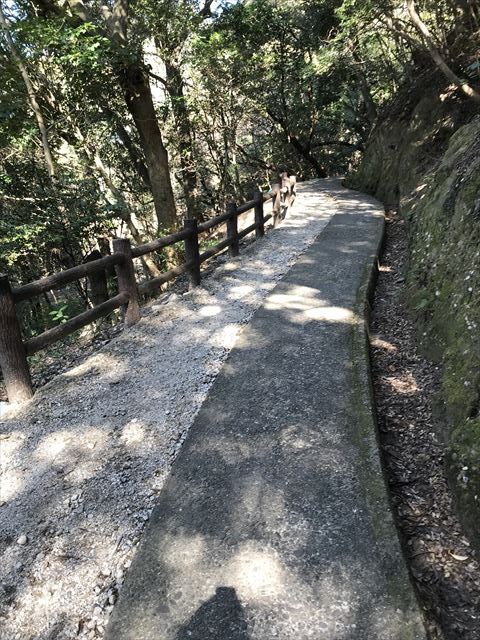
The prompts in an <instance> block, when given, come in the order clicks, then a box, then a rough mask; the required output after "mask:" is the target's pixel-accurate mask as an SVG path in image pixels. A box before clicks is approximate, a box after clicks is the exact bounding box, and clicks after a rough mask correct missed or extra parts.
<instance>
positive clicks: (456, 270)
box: [349, 87, 480, 547]
mask: <svg viewBox="0 0 480 640" xmlns="http://www.w3.org/2000/svg"><path fill="white" fill-rule="evenodd" d="M349 183H350V184H351V185H354V186H355V187H356V188H361V189H364V190H366V191H369V192H370V193H374V194H375V195H376V196H377V197H379V198H381V199H383V200H384V201H385V202H387V203H389V204H391V203H399V204H400V210H401V213H402V215H403V216H404V218H405V219H406V220H407V222H408V229H409V266H408V272H407V294H408V302H409V305H410V308H411V310H412V313H413V314H414V315H415V317H416V320H417V325H418V334H419V342H420V344H421V345H422V346H423V348H424V350H425V351H426V352H427V353H428V355H429V356H430V357H433V358H434V359H436V360H437V361H438V362H439V363H441V365H442V372H443V374H442V394H441V395H442V397H441V398H439V402H438V408H439V417H440V420H439V422H440V423H441V424H442V425H443V433H442V435H443V437H444V438H445V441H446V445H447V470H448V476H449V480H450V483H451V486H452V488H453V490H454V493H455V496H456V498H457V504H458V508H459V514H460V517H461V518H462V520H463V523H464V525H465V527H466V528H467V530H468V531H469V533H470V536H471V538H472V540H473V541H474V542H475V543H476V545H477V546H479V547H480V117H479V116H475V115H474V113H473V112H472V111H471V105H470V104H468V103H466V102H465V101H462V100H460V99H459V98H458V97H457V96H453V95H449V94H448V91H445V92H444V93H443V94H442V92H441V91H438V87H437V88H436V89H435V90H429V91H428V92H427V94H424V95H422V96H421V97H420V98H419V99H418V101H417V102H416V103H415V104H410V105H408V106H407V108H406V109H404V111H403V112H399V111H398V109H397V111H396V113H392V114H391V115H390V116H389V117H387V119H386V120H385V121H384V122H382V123H381V124H380V125H379V126H378V127H377V130H376V131H374V132H373V134H372V137H371V141H370V144H369V147H368V149H367V152H366V155H365V158H364V161H363V163H362V165H361V167H360V168H359V170H358V172H357V173H356V174H355V175H354V176H351V177H350V179H349Z"/></svg>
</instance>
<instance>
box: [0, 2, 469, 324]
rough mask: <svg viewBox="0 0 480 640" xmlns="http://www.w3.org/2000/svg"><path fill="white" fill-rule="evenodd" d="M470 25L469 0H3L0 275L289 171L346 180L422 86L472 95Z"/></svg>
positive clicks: (173, 217) (58, 259) (49, 315)
mask: <svg viewBox="0 0 480 640" xmlns="http://www.w3.org/2000/svg"><path fill="white" fill-rule="evenodd" d="M479 29H480V8H479V3H478V2H477V1H476V0H420V1H418V2H414V1H413V0H406V1H403V0H402V1H397V0H387V1H386V2H381V3H379V2H374V1H372V0H345V1H344V2H341V1H339V0H300V1H299V0H295V1H294V0H241V1H239V2H225V3H214V2H213V1H212V0H202V1H201V2H196V1H194V0H158V1H157V0H137V1H132V2H128V1H127V0H105V1H97V0H85V1H82V0H20V1H12V0H0V73H1V82H0V138H1V151H0V190H1V204H0V207H1V209H0V242H1V246H2V251H1V253H0V272H6V273H8V274H9V277H10V279H11V281H12V282H13V283H22V282H28V281H31V280H33V279H35V278H38V277H41V276H43V275H46V274H48V273H52V272H53V271H56V270H59V269H64V268H68V267H70V266H73V265H75V264H79V263H81V262H82V261H83V260H84V259H85V256H87V255H88V254H89V253H90V252H91V251H92V250H93V249H99V250H101V251H108V241H109V239H110V238H112V237H114V236H116V235H123V236H127V237H130V238H131V239H132V242H133V244H139V243H141V242H143V241H145V240H149V239H151V238H154V237H157V236H159V235H162V234H164V233H166V232H168V231H169V230H171V229H172V228H175V227H176V226H177V225H178V222H179V220H180V219H181V218H182V217H189V218H197V219H199V220H202V219H205V218H207V217H209V216H211V215H214V214H215V213H218V211H220V210H222V209H223V208H224V206H225V204H226V202H227V201H229V200H231V199H235V200H237V201H242V200H245V199H248V197H249V196H250V195H251V192H252V190H253V189H256V188H258V187H260V188H263V189H265V188H266V187H268V185H269V184H270V181H272V180H275V179H276V177H277V175H278V172H279V171H282V170H285V169H286V170H289V171H291V172H292V173H295V174H296V175H297V176H298V177H299V178H300V179H302V178H303V179H305V178H309V177H313V176H324V175H327V174H332V173H345V172H346V171H348V170H349V169H351V168H352V167H355V165H356V164H357V163H358V161H359V159H360V157H361V153H362V149H363V148H364V146H365V144H366V142H367V140H368V137H369V134H370V132H371V131H372V129H373V127H374V126H375V123H376V122H377V118H378V114H379V113H381V111H382V109H384V107H385V105H388V103H389V101H390V100H391V99H392V96H394V95H395V93H396V92H397V91H399V89H400V88H405V87H407V88H408V87H409V86H410V85H414V84H415V83H416V82H418V79H419V78H422V82H429V78H430V77H431V75H432V74H433V73H441V74H443V76H444V77H445V79H446V80H447V81H448V82H449V83H450V85H451V87H452V90H453V91H457V92H458V93H459V95H461V96H462V98H463V99H465V100H473V101H475V102H480V96H479V94H478V92H477V90H476V89H475V86H477V85H478V80H479V78H480V75H479V70H480V63H479V62H478V51H477V50H476V47H475V42H476V38H477V37H478V32H479ZM159 267H161V264H159V263H157V264H156V263H155V262H154V261H153V259H152V260H149V262H148V263H146V264H144V268H145V270H146V272H147V276H148V273H150V274H155V271H156V270H157V269H158V268H159ZM77 293H78V296H77V300H76V302H75V304H78V305H80V306H82V305H88V304H89V299H88V291H82V290H81V289H79V291H78V292H77ZM45 305H46V309H43V308H40V310H39V308H38V307H37V308H36V309H35V310H34V309H25V310H24V313H23V315H24V318H23V320H24V324H25V329H26V331H27V333H29V334H32V333H35V332H37V331H39V330H43V329H44V328H45V326H48V325H49V323H50V324H51V323H52V322H55V321H58V319H59V317H61V314H60V316H59V311H58V307H57V306H55V301H53V302H52V300H51V299H48V298H46V300H45Z"/></svg>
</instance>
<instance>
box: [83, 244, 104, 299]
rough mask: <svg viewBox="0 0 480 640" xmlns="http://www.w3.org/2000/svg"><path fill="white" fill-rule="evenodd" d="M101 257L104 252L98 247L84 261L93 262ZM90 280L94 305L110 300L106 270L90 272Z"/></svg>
mask: <svg viewBox="0 0 480 640" xmlns="http://www.w3.org/2000/svg"><path fill="white" fill-rule="evenodd" d="M100 258H103V256H102V254H101V253H100V251H98V249H95V250H94V251H92V252H91V253H89V254H88V256H87V257H86V258H85V259H84V261H83V262H84V263H87V262H93V261H94V260H99V259H100ZM88 282H89V284H90V295H91V298H92V302H93V304H94V306H95V307H97V306H98V305H99V304H102V302H106V301H107V300H108V284H107V274H106V273H105V271H97V272H95V273H90V274H89V276H88Z"/></svg>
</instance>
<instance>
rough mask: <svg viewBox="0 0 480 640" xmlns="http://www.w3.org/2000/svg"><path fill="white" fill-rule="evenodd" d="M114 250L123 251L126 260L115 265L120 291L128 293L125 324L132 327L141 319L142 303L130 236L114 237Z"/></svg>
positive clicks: (115, 251) (116, 251)
mask: <svg viewBox="0 0 480 640" xmlns="http://www.w3.org/2000/svg"><path fill="white" fill-rule="evenodd" d="M112 246H113V252H114V253H121V254H122V255H123V256H124V258H125V259H124V261H123V262H122V263H121V264H117V265H115V271H116V272H117V281H118V292H119V293H126V294H127V295H128V304H127V305H126V310H125V325H126V326H127V327H130V326H131V325H132V324H136V323H137V322H138V321H139V320H140V304H139V301H138V288H137V281H136V280H135V269H134V267H133V260H132V247H131V245H130V240H128V238H114V239H113V241H112Z"/></svg>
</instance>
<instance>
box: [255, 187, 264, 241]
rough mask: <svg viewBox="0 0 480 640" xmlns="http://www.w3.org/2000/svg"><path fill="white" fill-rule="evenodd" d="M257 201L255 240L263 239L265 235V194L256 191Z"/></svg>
mask: <svg viewBox="0 0 480 640" xmlns="http://www.w3.org/2000/svg"><path fill="white" fill-rule="evenodd" d="M253 199H254V201H255V208H254V212H255V224H256V227H255V238H262V237H263V236H264V235H265V223H264V222H263V193H262V192H261V191H255V193H254V194H253Z"/></svg>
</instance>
